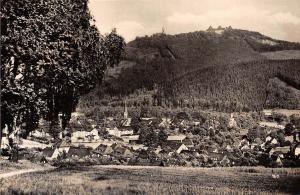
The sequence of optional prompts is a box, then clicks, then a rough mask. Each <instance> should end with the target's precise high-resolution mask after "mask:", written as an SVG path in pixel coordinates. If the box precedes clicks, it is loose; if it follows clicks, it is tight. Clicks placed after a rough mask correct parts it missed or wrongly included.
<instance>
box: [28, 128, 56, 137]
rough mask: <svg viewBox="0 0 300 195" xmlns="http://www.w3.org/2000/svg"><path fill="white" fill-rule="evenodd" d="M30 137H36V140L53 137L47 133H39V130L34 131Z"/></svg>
mask: <svg viewBox="0 0 300 195" xmlns="http://www.w3.org/2000/svg"><path fill="white" fill-rule="evenodd" d="M29 136H30V137H36V138H46V137H51V136H50V134H49V133H47V132H45V131H39V130H34V131H32V132H30V133H29Z"/></svg>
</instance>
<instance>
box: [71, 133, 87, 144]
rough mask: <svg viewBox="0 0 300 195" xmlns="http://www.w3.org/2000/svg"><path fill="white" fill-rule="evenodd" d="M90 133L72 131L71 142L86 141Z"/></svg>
mask: <svg viewBox="0 0 300 195" xmlns="http://www.w3.org/2000/svg"><path fill="white" fill-rule="evenodd" d="M89 135H90V132H88V131H74V132H73V133H72V136H71V141H72V142H83V141H85V140H87V139H88V136H89Z"/></svg>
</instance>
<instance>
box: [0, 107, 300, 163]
mask: <svg viewBox="0 0 300 195" xmlns="http://www.w3.org/2000/svg"><path fill="white" fill-rule="evenodd" d="M243 115H244V116H243ZM252 115H253V113H252ZM256 115H257V116H255V117H251V116H250V115H249V114H247V113H231V114H224V113H223V114H221V115H220V114H217V115H214V114H211V113H208V115H207V116H200V117H199V118H198V119H195V117H194V119H191V118H190V116H188V114H187V113H185V112H180V113H178V114H177V115H176V116H175V117H173V118H169V117H162V118H157V117H140V118H130V116H129V114H128V108H127V107H126V106H125V108H124V114H123V118H122V119H117V118H114V117H106V118H104V119H102V120H101V121H98V122H96V121H94V120H92V119H88V118H87V117H86V116H85V115H84V114H83V113H80V112H75V113H73V114H72V118H71V121H70V128H71V129H72V133H71V135H70V136H66V135H64V134H65V133H64V132H60V133H59V135H58V137H59V138H58V139H56V140H54V139H53V136H51V135H50V134H49V132H47V125H45V124H44V125H43V123H42V122H41V128H39V129H38V130H35V131H33V132H30V134H29V136H28V137H27V138H26V139H20V138H19V137H18V136H17V133H13V134H11V135H9V136H10V138H13V139H14V140H15V142H16V143H17V145H18V157H17V158H18V159H28V160H31V161H34V162H38V163H51V164H55V163H56V164H57V163H63V164H70V165H71V164H73V165H76V164H80V163H81V164H116V165H118V164H123V165H150V166H152V165H156V166H203V167H213V166H256V165H262V166H267V167H285V166H287V167H294V166H299V165H300V164H299V157H300V144H299V143H300V133H299V115H297V112H296V114H292V115H291V114H290V115H286V116H285V115H283V114H278V113H276V112H272V110H264V111H263V112H261V113H260V115H259V114H257V113H256ZM241 116H243V117H244V118H245V117H248V118H252V120H250V121H251V122H249V123H250V124H248V125H246V126H245V124H239V123H240V122H239V121H238V118H239V117H241ZM257 117H258V118H260V119H259V120H260V121H255V120H258V119H257ZM244 118H242V121H244V122H245V121H246V120H244ZM254 118H255V119H254ZM247 128H250V129H247ZM5 135H6V134H5V131H4V137H3V140H2V148H4V149H3V154H4V155H5V151H9V150H8V147H9V146H8V145H9V144H8V140H9V137H8V136H5ZM5 149H7V150H5ZM6 155H7V156H9V152H7V154H6ZM10 158H13V157H12V156H11V155H10Z"/></svg>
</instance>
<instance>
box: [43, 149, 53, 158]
mask: <svg viewBox="0 0 300 195" xmlns="http://www.w3.org/2000/svg"><path fill="white" fill-rule="evenodd" d="M54 151H55V149H54V148H52V147H47V148H45V149H44V150H43V155H44V156H47V157H51V156H52V155H53V153H54Z"/></svg>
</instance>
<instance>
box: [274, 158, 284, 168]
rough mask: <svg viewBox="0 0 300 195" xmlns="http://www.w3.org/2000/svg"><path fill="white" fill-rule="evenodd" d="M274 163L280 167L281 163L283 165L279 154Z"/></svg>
mask: <svg viewBox="0 0 300 195" xmlns="http://www.w3.org/2000/svg"><path fill="white" fill-rule="evenodd" d="M275 163H276V166H278V167H282V165H283V163H282V158H281V157H280V156H277V157H276V160H275Z"/></svg>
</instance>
